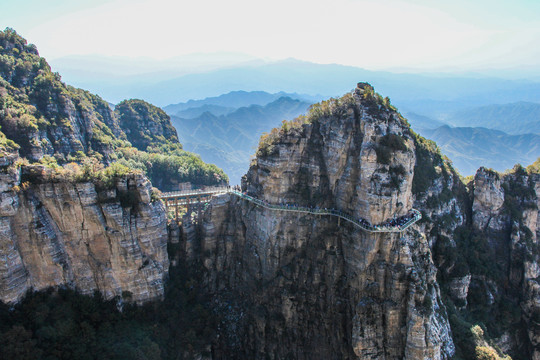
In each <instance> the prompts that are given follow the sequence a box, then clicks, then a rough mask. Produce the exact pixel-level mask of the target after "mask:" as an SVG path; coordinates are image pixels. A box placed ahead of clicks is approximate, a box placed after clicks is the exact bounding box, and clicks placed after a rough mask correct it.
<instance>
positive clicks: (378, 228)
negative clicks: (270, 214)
mask: <svg viewBox="0 0 540 360" xmlns="http://www.w3.org/2000/svg"><path fill="white" fill-rule="evenodd" d="M229 192H230V193H231V194H234V195H236V196H239V197H241V198H242V199H245V200H248V201H251V202H252V203H254V204H256V205H258V206H261V207H264V208H266V209H270V210H278V211H289V212H296V213H305V214H314V215H327V216H336V217H339V218H341V219H343V220H346V221H348V222H350V223H352V224H354V225H356V226H358V227H359V228H361V229H362V230H365V231H368V232H374V233H383V232H402V231H405V230H407V229H408V228H409V227H410V226H411V225H412V224H414V223H415V222H417V221H418V220H420V219H421V218H422V214H421V213H420V211H418V210H416V209H411V214H410V215H411V218H410V219H409V220H407V222H405V223H403V224H401V225H386V224H385V225H371V224H369V223H368V222H367V220H363V221H362V220H360V219H355V218H354V217H352V216H351V215H349V214H346V213H344V212H342V211H340V210H335V209H317V208H310V207H302V206H291V205H275V204H269V203H267V202H266V201H263V200H260V199H257V198H254V197H252V196H249V195H247V194H243V193H241V192H239V191H235V190H230V191H229Z"/></svg>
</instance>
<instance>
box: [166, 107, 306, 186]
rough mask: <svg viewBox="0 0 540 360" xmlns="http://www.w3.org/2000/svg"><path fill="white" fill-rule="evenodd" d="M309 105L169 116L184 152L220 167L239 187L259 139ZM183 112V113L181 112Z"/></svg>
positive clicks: (242, 108)
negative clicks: (189, 115) (223, 113)
mask: <svg viewBox="0 0 540 360" xmlns="http://www.w3.org/2000/svg"><path fill="white" fill-rule="evenodd" d="M310 105H311V104H310V103H308V102H305V101H301V100H297V99H292V98H290V97H280V98H278V99H276V100H275V101H272V102H271V103H269V104H266V105H264V106H261V105H250V106H247V107H240V108H238V109H236V110H234V111H232V112H230V113H228V114H226V115H221V116H216V115H214V114H212V113H210V112H205V113H203V114H201V115H200V116H198V117H196V118H191V119H187V118H180V117H177V116H171V120H172V123H173V125H174V126H175V127H176V129H177V131H178V134H179V138H180V141H181V142H182V144H183V146H184V149H185V150H188V151H193V152H196V153H198V154H200V155H201V157H202V158H203V159H204V160H205V161H208V162H210V163H214V164H216V165H218V166H219V167H221V168H222V169H223V170H225V172H226V173H227V175H229V179H230V182H231V184H239V183H240V178H241V177H242V175H244V174H245V173H246V172H247V170H248V167H249V161H250V157H251V156H252V155H254V154H255V150H256V148H257V145H258V142H259V137H260V136H261V134H262V133H263V132H268V131H270V130H271V129H272V128H274V127H276V126H278V125H279V124H280V122H281V121H282V120H284V119H292V118H295V117H297V116H298V115H300V114H302V113H305V112H306V110H307V108H308V107H309V106H310ZM184 111H185V110H184Z"/></svg>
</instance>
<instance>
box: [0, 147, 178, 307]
mask: <svg viewBox="0 0 540 360" xmlns="http://www.w3.org/2000/svg"><path fill="white" fill-rule="evenodd" d="M15 159H16V156H12V157H11V158H10V159H7V158H3V160H5V161H4V162H5V163H7V164H6V165H8V166H4V167H3V168H2V173H1V175H0V177H1V180H2V181H0V191H1V193H0V199H1V201H0V224H1V225H0V300H2V301H4V302H16V301H18V300H19V299H20V298H21V297H22V296H23V295H24V294H25V293H26V291H28V290H30V289H34V290H41V289H45V288H47V287H50V286H53V287H56V286H69V287H72V288H76V289H77V290H79V291H80V292H82V293H84V294H91V293H93V292H94V291H96V290H97V291H100V292H101V293H102V294H103V296H104V297H105V298H112V297H114V296H123V297H124V298H125V299H126V300H128V301H136V302H145V301H149V300H154V299H159V298H161V297H162V296H163V283H164V279H165V277H166V276H167V271H168V267H169V261H168V257H167V251H166V246H167V223H166V217H165V210H164V207H163V205H162V203H161V202H159V201H157V202H155V201H152V200H151V196H150V194H151V193H150V192H151V185H150V183H149V182H148V180H146V178H144V177H143V176H142V175H137V174H132V175H127V176H124V177H121V178H117V179H115V181H114V186H112V187H111V188H108V189H101V188H99V187H96V185H95V184H94V183H92V182H73V181H66V180H63V179H58V178H57V177H55V175H54V174H53V171H52V170H50V169H47V168H45V167H43V166H22V167H21V168H18V167H16V166H14V165H11V164H10V163H11V162H13V161H14V160H15Z"/></svg>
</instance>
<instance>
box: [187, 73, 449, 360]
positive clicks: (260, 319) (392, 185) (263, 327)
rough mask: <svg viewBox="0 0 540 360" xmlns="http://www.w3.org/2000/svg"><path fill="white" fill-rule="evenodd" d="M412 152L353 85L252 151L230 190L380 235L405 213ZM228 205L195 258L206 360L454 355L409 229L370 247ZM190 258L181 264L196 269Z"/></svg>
mask: <svg viewBox="0 0 540 360" xmlns="http://www.w3.org/2000/svg"><path fill="white" fill-rule="evenodd" d="M415 156H416V155H415V142H414V140H413V134H412V133H411V132H410V130H409V128H408V125H407V124H406V123H405V121H404V120H403V119H402V118H401V116H400V115H399V114H398V113H397V112H396V111H395V110H394V109H393V108H392V107H391V106H390V105H389V103H388V100H383V99H382V98H380V97H378V96H377V94H375V93H374V92H373V89H372V88H371V87H370V86H369V85H367V84H359V86H358V88H357V89H356V90H355V91H354V92H353V93H351V94H348V95H346V96H345V97H343V98H341V99H337V100H331V101H328V102H325V103H322V104H321V105H319V107H318V108H317V107H316V108H314V109H312V110H311V115H309V116H308V117H307V118H300V119H297V120H295V121H293V122H292V123H288V124H284V125H283V127H282V129H281V130H278V133H274V134H270V135H269V138H263V139H262V141H261V146H260V148H259V151H258V157H257V158H256V159H255V160H254V162H253V163H252V165H251V167H250V170H249V172H248V174H247V176H246V178H245V181H244V184H243V187H244V189H245V190H247V191H248V193H250V194H251V195H253V196H255V197H258V198H261V199H265V200H266V201H268V202H271V203H276V204H279V203H292V204H298V205H303V206H313V207H316V206H317V207H323V208H324V207H327V208H336V209H339V210H342V211H344V212H347V213H349V214H351V215H354V216H355V217H363V218H365V219H368V220H369V221H371V222H372V223H379V222H382V221H383V220H386V219H388V218H391V217H393V216H394V215H404V214H406V213H407V212H408V211H409V210H410V208H411V207H412V202H413V196H412V195H411V189H412V180H413V175H414V173H413V172H414V165H415V162H416V159H415ZM226 197H227V196H225V197H223V198H221V199H219V200H216V201H215V202H214V203H213V205H212V207H211V209H210V210H209V213H208V215H207V217H206V219H205V221H204V223H203V226H202V235H201V241H200V243H199V244H198V246H200V248H196V247H193V246H192V247H190V249H191V252H192V254H195V255H196V254H200V255H202V256H201V260H202V262H203V264H204V266H205V267H206V269H207V270H208V272H207V273H208V276H207V283H208V284H207V285H208V289H209V291H210V292H212V293H213V295H214V296H216V311H218V312H219V313H221V314H222V315H224V316H225V319H226V320H225V321H224V322H223V323H222V328H221V331H220V338H219V341H218V343H217V344H216V347H215V354H216V357H217V358H228V357H234V356H240V357H245V358H265V357H266V358H272V359H278V358H297V359H315V358H317V359H323V358H324V359H369V358H372V359H401V358H408V359H444V358H449V357H450V356H451V355H452V354H453V352H454V345H453V342H452V338H451V334H450V329H449V324H448V321H447V319H446V312H445V308H444V305H443V304H442V301H441V298H440V295H439V287H438V285H437V282H436V269H435V267H434V265H433V263H432V261H431V253H430V248H429V244H428V242H427V241H426V237H425V236H424V235H423V234H422V233H420V232H419V231H417V229H418V227H413V228H412V229H410V230H408V231H406V232H405V233H402V234H390V233H385V234H372V233H366V232H364V231H363V230H360V229H359V228H356V227H354V226H353V225H351V224H349V223H346V222H343V221H341V222H338V220H337V219H336V218H333V217H316V216H313V215H306V214H294V213H284V212H276V211H272V210H268V209H264V208H260V207H257V206H255V205H253V204H252V203H248V202H245V201H244V200H241V199H239V198H236V197H233V198H231V199H227V198H226ZM195 255H193V256H195Z"/></svg>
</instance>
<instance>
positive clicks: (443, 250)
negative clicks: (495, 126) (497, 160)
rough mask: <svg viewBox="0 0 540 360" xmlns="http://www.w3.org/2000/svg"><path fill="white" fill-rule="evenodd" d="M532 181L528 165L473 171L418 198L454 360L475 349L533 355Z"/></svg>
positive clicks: (535, 185)
mask: <svg viewBox="0 0 540 360" xmlns="http://www.w3.org/2000/svg"><path fill="white" fill-rule="evenodd" d="M539 180H540V175H539V174H538V169H535V168H533V167H530V168H529V169H528V170H527V171H526V170H525V169H523V168H522V167H521V166H516V167H515V168H514V169H513V170H512V171H510V172H508V173H506V174H499V173H497V172H495V171H492V170H489V169H485V168H480V169H479V170H478V172H477V173H476V175H475V177H474V180H473V181H471V182H470V183H469V184H468V185H467V187H468V189H464V186H463V185H459V183H454V184H453V187H451V189H452V192H453V196H446V195H444V192H440V193H439V196H438V197H437V198H436V200H437V201H434V200H431V201H425V200H422V202H423V203H424V208H425V211H426V213H428V212H430V213H429V214H430V215H429V216H426V217H425V219H426V220H427V219H429V220H430V221H429V222H425V223H424V224H423V226H425V228H426V230H425V231H426V232H427V233H429V236H430V237H431V239H432V240H431V243H432V247H433V251H434V259H435V263H436V265H437V267H438V282H439V284H440V285H441V288H442V290H443V298H444V301H445V303H446V305H447V307H448V309H449V315H450V320H451V326H452V330H453V336H454V340H456V344H457V345H458V349H457V350H458V351H457V355H458V356H459V357H461V358H464V359H476V358H477V356H478V358H481V357H480V355H478V354H479V353H482V352H483V351H486V352H490V353H491V354H495V355H497V356H500V357H501V358H503V356H504V354H509V355H511V356H512V358H513V359H531V358H532V359H536V358H538V357H539V353H538V341H539V335H538V334H539V333H538V331H539V330H538V322H537V318H538V315H537V314H538V313H539V312H538V305H537V304H538V303H539V302H540V297H539V293H538V288H539V287H538V280H537V279H538V276H539V275H540V274H538V260H539V259H538V255H539V251H538V249H539V248H538V245H537V239H538V217H539V213H538V209H539V206H538V205H539V204H538V201H539V200H538V199H539V198H538V190H539V188H540V182H539ZM432 188H433V186H432V187H430V189H432ZM441 195H442V196H441ZM418 198H419V199H426V198H427V199H428V200H429V199H430V197H429V196H426V195H425V194H421V195H420V196H419V197H418ZM417 202H418V201H417ZM430 228H431V230H429V229H430ZM479 333H481V336H480V335H478V334H479ZM495 355H494V356H495Z"/></svg>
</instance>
